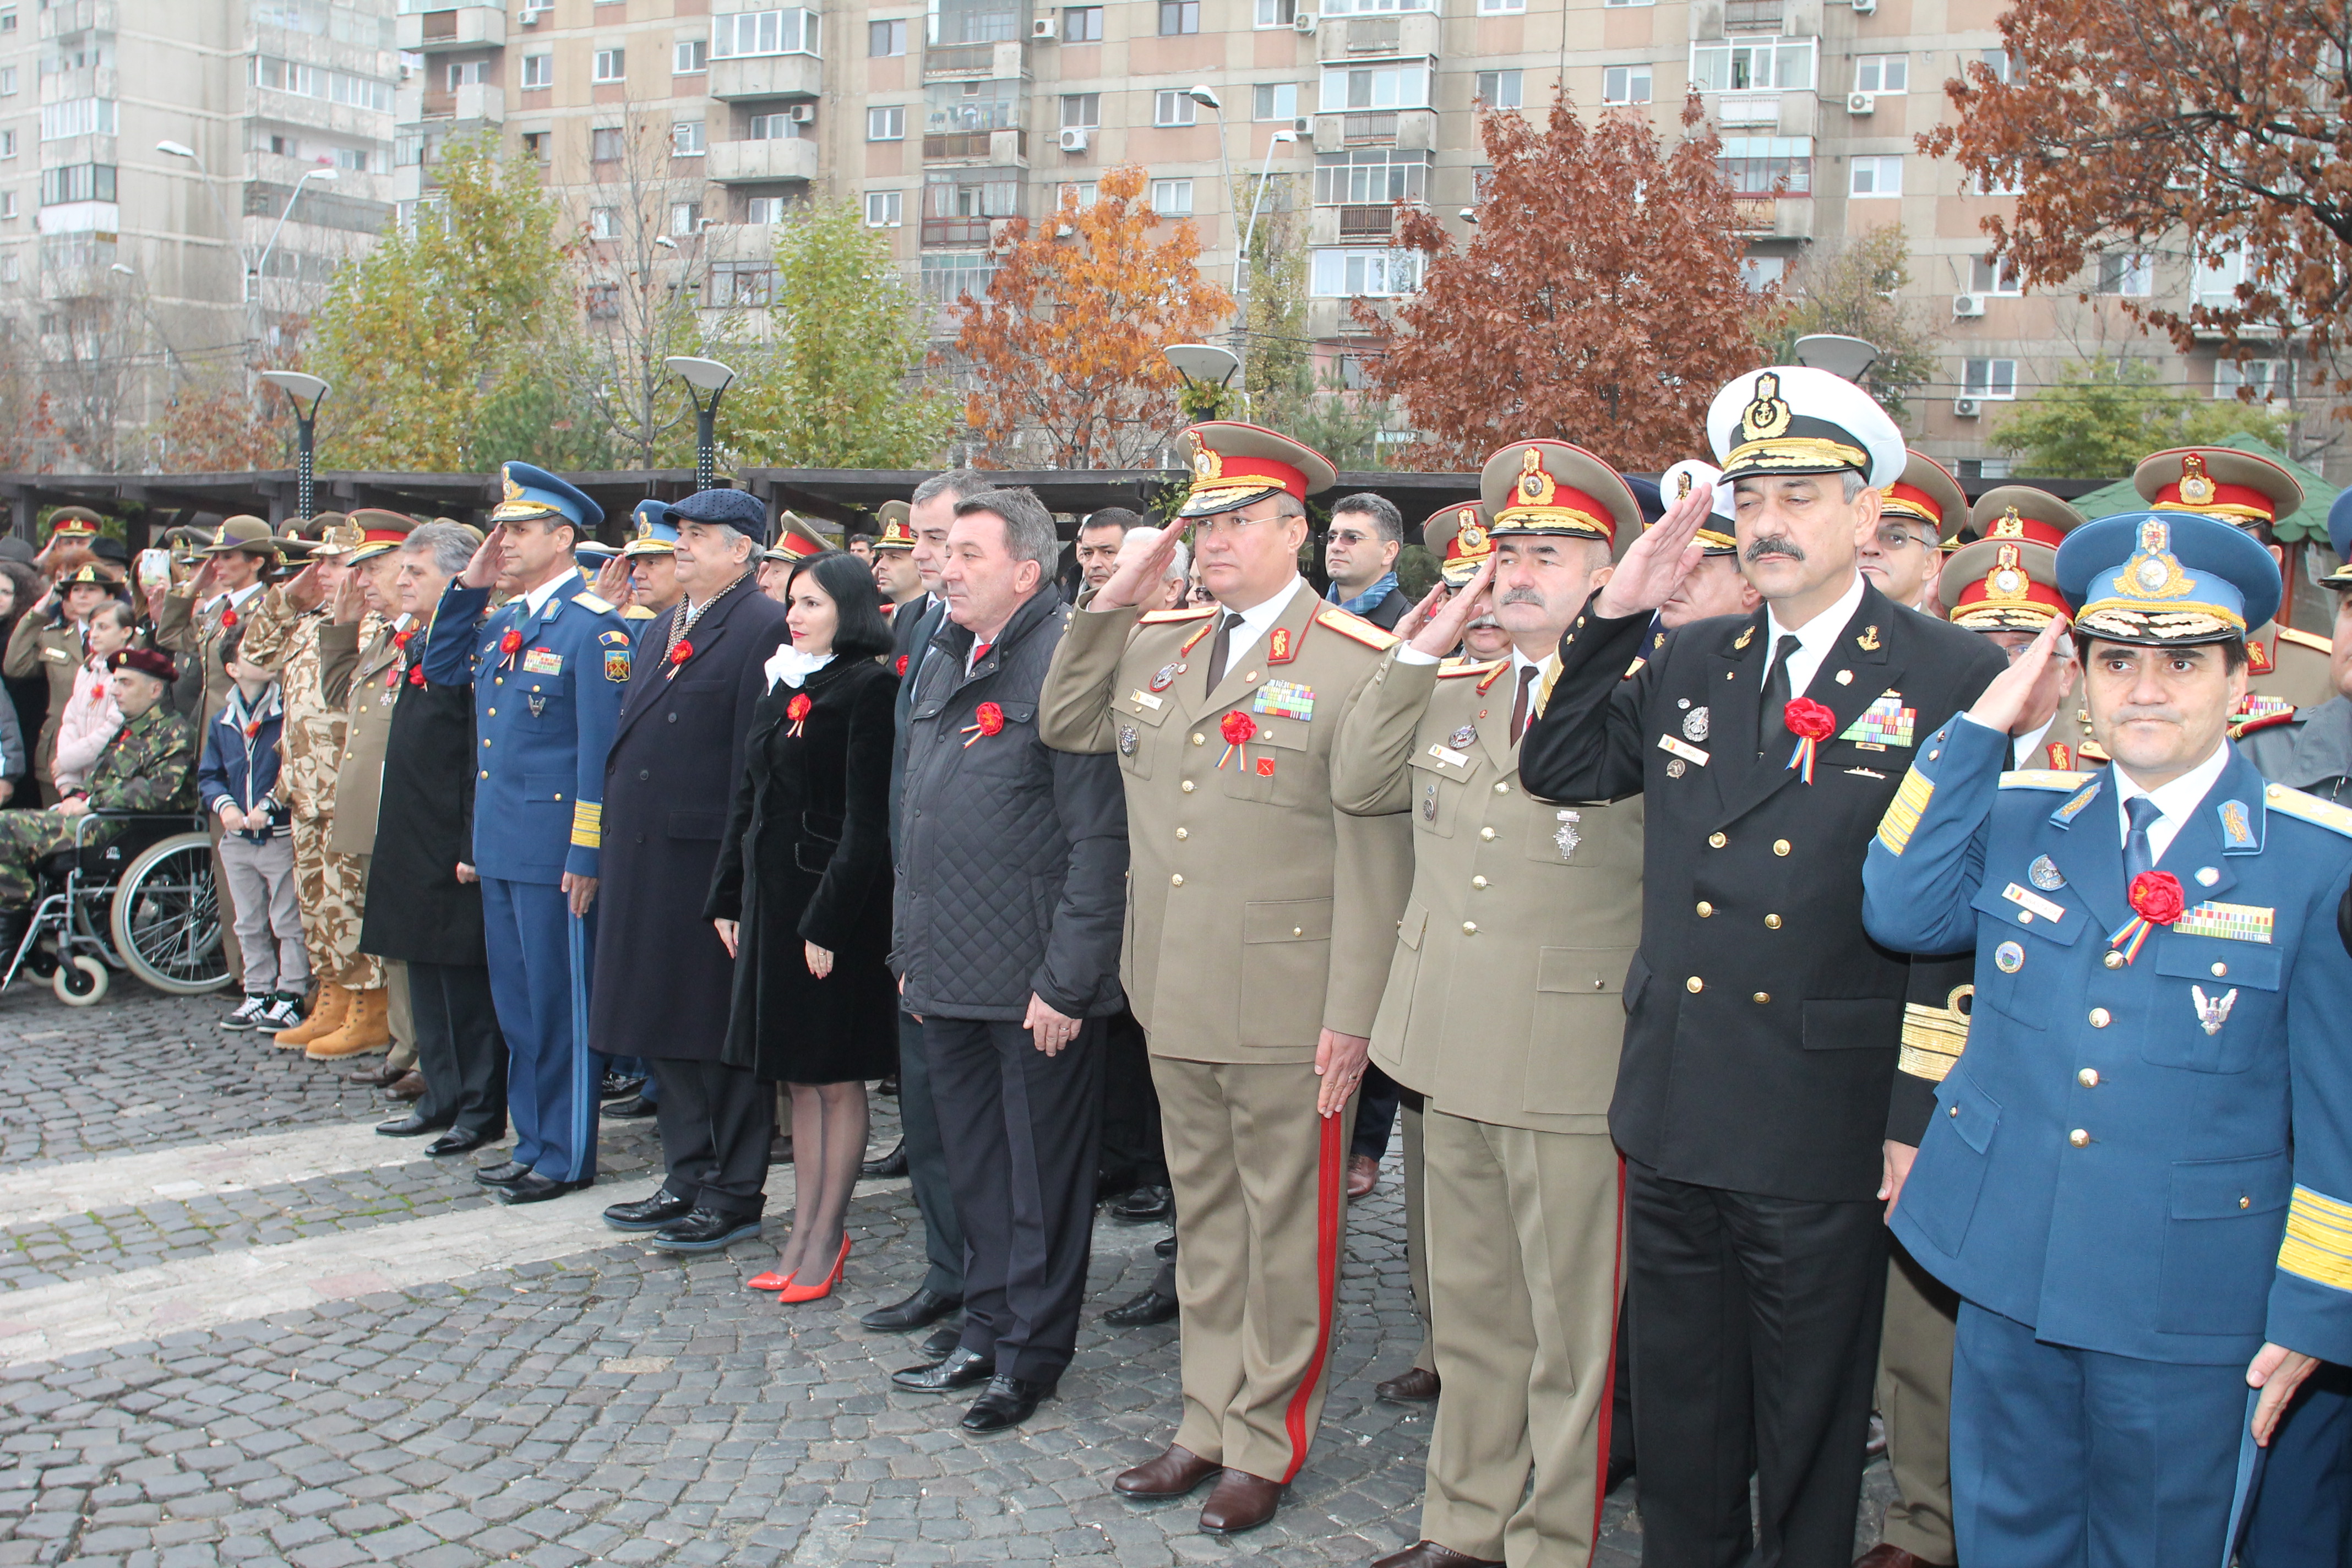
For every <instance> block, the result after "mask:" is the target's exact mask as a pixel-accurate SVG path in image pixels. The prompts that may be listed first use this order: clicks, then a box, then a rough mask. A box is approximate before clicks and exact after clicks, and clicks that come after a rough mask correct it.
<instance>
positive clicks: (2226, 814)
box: [2199, 800, 2259, 888]
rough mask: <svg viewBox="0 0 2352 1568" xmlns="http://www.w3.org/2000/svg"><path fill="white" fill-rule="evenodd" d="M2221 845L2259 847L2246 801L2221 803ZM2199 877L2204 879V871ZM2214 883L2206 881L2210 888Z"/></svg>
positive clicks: (2237, 847) (2201, 879)
mask: <svg viewBox="0 0 2352 1568" xmlns="http://www.w3.org/2000/svg"><path fill="white" fill-rule="evenodd" d="M2221 847H2223V848H2224V849H2253V848H2257V847H2259V846H2258V845H2257V843H2256V842H2255V839H2254V827H2253V823H2252V820H2251V819H2250V818H2249V816H2248V815H2247V812H2246V803H2245V802H2243V801H2242V800H2225V801H2223V802H2222V803H2221ZM2199 880H2200V881H2203V880H2204V877H2203V873H2201V872H2200V873H2199ZM2219 880H2220V878H2219V877H2216V878H2215V879H2214V881H2219ZM2212 885H2213V883H2212V882H2205V886H2207V887H2209V888H2210V887H2211V886H2212Z"/></svg>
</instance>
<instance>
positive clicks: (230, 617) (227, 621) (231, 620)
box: [221, 605, 236, 631]
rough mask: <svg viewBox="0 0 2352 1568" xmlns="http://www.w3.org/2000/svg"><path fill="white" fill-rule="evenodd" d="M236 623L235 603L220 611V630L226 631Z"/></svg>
mask: <svg viewBox="0 0 2352 1568" xmlns="http://www.w3.org/2000/svg"><path fill="white" fill-rule="evenodd" d="M232 626H236V606H235V605H231V606H230V607H229V608H227V609H226V610H223V611H222V612H221V630H223V631H227V630H228V629H230V628H231V627H232Z"/></svg>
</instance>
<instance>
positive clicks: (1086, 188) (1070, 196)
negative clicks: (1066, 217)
mask: <svg viewBox="0 0 2352 1568" xmlns="http://www.w3.org/2000/svg"><path fill="white" fill-rule="evenodd" d="M1101 196H1102V182H1101V181H1099V180H1064V181H1063V182H1062V183H1061V184H1058V185H1056V186H1055V187H1054V210H1055V212H1059V211H1061V210H1062V209H1063V208H1064V207H1069V206H1077V207H1090V206H1092V205H1095V203H1096V202H1097V201H1098V200H1100V199H1101Z"/></svg>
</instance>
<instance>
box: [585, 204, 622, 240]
mask: <svg viewBox="0 0 2352 1568" xmlns="http://www.w3.org/2000/svg"><path fill="white" fill-rule="evenodd" d="M588 234H589V237H591V238H593V239H618V238H619V237H621V209H620V208H618V207H590V208H589V209H588Z"/></svg>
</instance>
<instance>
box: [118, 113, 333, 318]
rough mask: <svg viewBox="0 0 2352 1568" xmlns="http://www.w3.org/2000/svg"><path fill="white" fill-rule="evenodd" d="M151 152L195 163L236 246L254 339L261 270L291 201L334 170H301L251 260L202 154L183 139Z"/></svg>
mask: <svg viewBox="0 0 2352 1568" xmlns="http://www.w3.org/2000/svg"><path fill="white" fill-rule="evenodd" d="M155 151H157V152H158V153H163V154H165V155H166V156H167V157H173V158H185V159H186V160H187V161H188V162H189V163H194V165H195V166H196V173H197V174H198V175H200V176H201V177H202V178H201V183H202V184H203V185H204V187H205V195H208V196H210V197H211V198H212V203H213V209H214V210H215V212H217V213H219V214H220V220H221V226H222V230H223V232H224V234H226V237H227V238H228V241H229V243H230V244H232V245H234V246H236V258H237V262H238V265H239V266H240V268H242V269H243V276H242V277H241V278H240V279H239V293H238V299H237V302H238V303H239V304H240V305H244V306H246V307H247V313H246V327H247V336H248V339H249V340H258V339H259V338H260V336H261V321H260V310H259V306H260V303H261V283H260V277H261V273H262V270H263V269H264V268H267V267H268V265H269V256H270V253H271V252H272V251H274V250H276V249H277V248H278V236H279V235H281V234H284V233H285V232H286V220H287V219H289V218H290V217H292V216H294V204H295V203H296V202H299V201H300V200H301V199H302V187H303V186H304V185H306V184H310V182H311V181H312V180H325V181H329V182H332V181H333V180H334V179H335V177H336V174H335V171H334V170H333V169H332V168H331V167H329V166H327V165H325V164H320V166H319V167H317V168H315V169H306V170H304V171H303V172H302V174H301V175H300V176H299V178H297V179H296V180H295V182H294V189H293V190H292V192H291V193H289V195H288V196H287V197H286V210H285V211H284V212H283V213H281V214H279V215H278V226H277V227H276V228H274V229H272V230H270V232H269V243H268V245H266V246H264V247H262V249H261V258H260V259H259V260H258V261H257V260H255V259H254V256H253V252H252V250H251V249H250V248H249V247H247V245H246V243H245V241H244V239H243V238H242V237H240V236H239V233H238V230H237V226H236V220H235V219H233V218H231V217H230V216H229V215H228V208H227V207H226V206H224V205H222V204H221V199H220V193H219V192H218V191H216V190H215V189H213V172H212V171H211V170H210V169H208V168H206V167H205V160H204V158H203V156H202V154H200V153H197V151H196V150H195V149H194V147H191V146H189V145H188V144H187V143H185V142H171V141H163V142H156V143H155Z"/></svg>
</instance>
